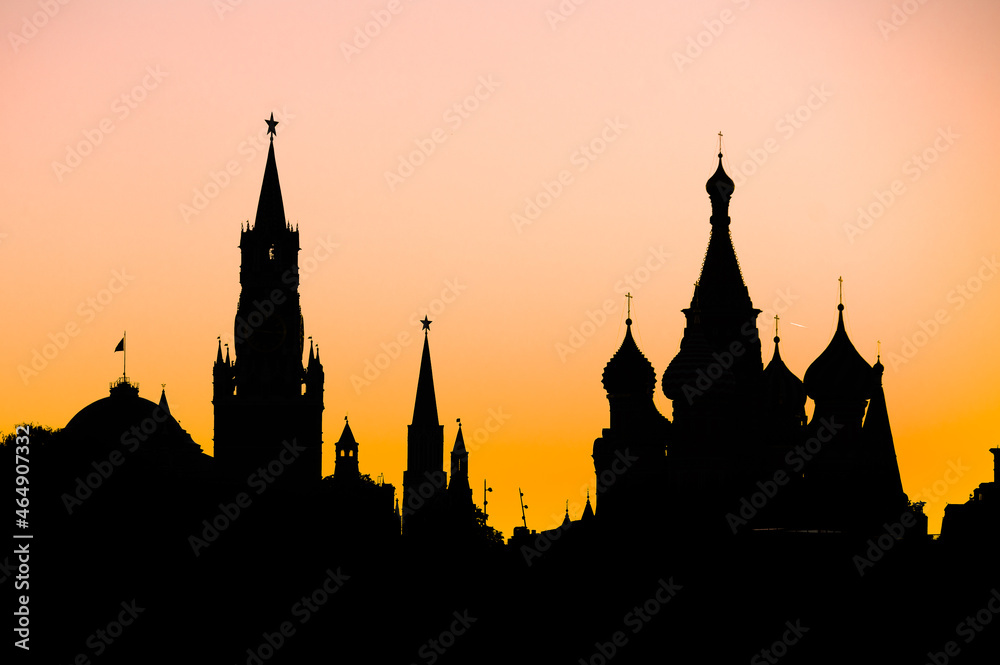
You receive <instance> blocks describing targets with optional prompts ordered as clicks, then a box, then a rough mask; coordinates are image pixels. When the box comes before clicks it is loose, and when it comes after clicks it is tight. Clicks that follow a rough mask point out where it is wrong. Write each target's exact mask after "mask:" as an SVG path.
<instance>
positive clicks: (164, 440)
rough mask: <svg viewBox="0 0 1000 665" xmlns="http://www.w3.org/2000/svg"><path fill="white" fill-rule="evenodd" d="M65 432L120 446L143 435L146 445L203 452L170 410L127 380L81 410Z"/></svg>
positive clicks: (103, 444) (96, 443) (91, 441)
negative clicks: (140, 393)
mask: <svg viewBox="0 0 1000 665" xmlns="http://www.w3.org/2000/svg"><path fill="white" fill-rule="evenodd" d="M63 432H64V434H65V436H66V437H67V438H70V439H71V440H77V441H86V442H88V443H89V444H91V445H94V446H97V447H112V446H118V445H120V444H122V443H125V442H126V441H127V440H128V439H129V438H131V437H136V438H139V437H140V435H141V438H139V440H140V442H141V443H142V445H143V447H148V448H161V447H162V448H171V449H174V450H190V451H191V452H201V446H199V445H198V444H197V443H195V442H194V441H193V440H192V439H191V437H190V435H188V433H187V432H185V431H184V429H183V428H182V427H181V426H180V424H179V423H178V422H177V421H176V420H174V418H173V416H171V415H170V411H169V410H168V409H166V408H164V407H161V406H160V405H158V404H156V403H155V402H151V401H149V400H148V399H144V398H142V397H139V390H138V388H137V387H136V386H134V385H132V384H130V383H127V382H119V383H116V384H115V385H114V386H112V388H111V394H110V395H109V396H108V397H105V398H103V399H99V400H97V401H96V402H93V403H91V404H88V405H87V406H85V407H83V408H82V409H80V411H79V412H77V414H76V415H75V416H73V417H72V418H71V419H70V421H69V422H68V423H67V424H66V427H65V428H64V429H63Z"/></svg>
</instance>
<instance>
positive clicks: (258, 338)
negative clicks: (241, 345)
mask: <svg viewBox="0 0 1000 665" xmlns="http://www.w3.org/2000/svg"><path fill="white" fill-rule="evenodd" d="M287 334H288V326H286V325H285V322H284V320H282V318H281V317H280V316H278V315H277V314H272V315H271V316H269V317H267V318H266V319H264V322H263V323H262V324H261V325H260V327H258V328H256V329H255V330H254V331H253V333H252V334H251V335H250V339H248V340H247V342H248V343H249V344H250V346H252V347H253V348H254V349H256V350H258V351H265V352H267V351H274V350H275V349H277V348H278V347H279V346H281V343H282V342H284V341H285V335H287Z"/></svg>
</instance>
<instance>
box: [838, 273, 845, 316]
mask: <svg viewBox="0 0 1000 665" xmlns="http://www.w3.org/2000/svg"><path fill="white" fill-rule="evenodd" d="M837 281H838V282H840V304H839V305H837V309H839V310H840V311H841V312H843V311H844V278H843V276H841V277H838V278H837Z"/></svg>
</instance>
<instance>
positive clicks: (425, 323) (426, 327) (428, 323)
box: [420, 314, 434, 335]
mask: <svg viewBox="0 0 1000 665" xmlns="http://www.w3.org/2000/svg"><path fill="white" fill-rule="evenodd" d="M420 323H422V324H423V326H424V327H423V329H424V330H430V329H431V324H432V323H434V322H433V321H428V320H427V315H426V314H424V319H423V321H421V322H420ZM426 334H427V333H426V332H425V333H424V335H426Z"/></svg>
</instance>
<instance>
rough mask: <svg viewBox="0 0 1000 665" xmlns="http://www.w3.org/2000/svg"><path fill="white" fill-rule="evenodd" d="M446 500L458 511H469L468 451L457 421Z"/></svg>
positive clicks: (470, 504) (470, 497) (470, 499)
mask: <svg viewBox="0 0 1000 665" xmlns="http://www.w3.org/2000/svg"><path fill="white" fill-rule="evenodd" d="M448 498H449V499H450V500H451V502H452V505H453V506H455V507H456V508H459V509H471V508H472V506H473V503H472V487H471V486H470V485H469V451H468V450H466V449H465V437H464V436H462V420H461V419H459V420H458V435H457V436H456V437H455V446H454V447H453V448H452V450H451V478H450V479H449V481H448Z"/></svg>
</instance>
